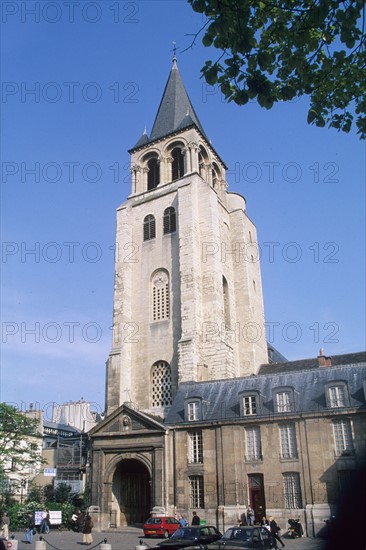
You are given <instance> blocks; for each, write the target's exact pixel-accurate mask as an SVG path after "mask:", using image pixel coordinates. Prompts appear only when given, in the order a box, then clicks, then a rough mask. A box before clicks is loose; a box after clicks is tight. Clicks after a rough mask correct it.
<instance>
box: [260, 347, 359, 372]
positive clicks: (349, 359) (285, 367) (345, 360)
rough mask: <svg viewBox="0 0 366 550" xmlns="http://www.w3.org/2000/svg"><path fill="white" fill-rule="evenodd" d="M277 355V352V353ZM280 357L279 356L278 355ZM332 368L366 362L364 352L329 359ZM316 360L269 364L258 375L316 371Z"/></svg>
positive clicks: (315, 358) (261, 368)
mask: <svg viewBox="0 0 366 550" xmlns="http://www.w3.org/2000/svg"><path fill="white" fill-rule="evenodd" d="M277 353H278V352H277ZM280 355H281V354H280ZM330 359H331V361H332V366H336V365H352V364H354V363H360V362H366V352H359V353H347V354H344V355H334V356H333V357H331V358H330ZM317 368H319V367H318V358H317V357H312V358H310V359H299V360H298V361H287V360H285V361H278V362H274V363H270V364H265V365H261V366H260V368H259V374H274V373H277V372H282V371H284V372H290V371H292V372H293V371H302V370H310V369H317Z"/></svg>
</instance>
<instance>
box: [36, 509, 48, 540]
mask: <svg viewBox="0 0 366 550" xmlns="http://www.w3.org/2000/svg"><path fill="white" fill-rule="evenodd" d="M42 515H43V518H42V521H41V525H40V526H39V534H42V533H44V534H45V535H48V533H49V532H50V527H51V521H50V513H49V511H48V510H47V508H45V509H44V510H43V514H42Z"/></svg>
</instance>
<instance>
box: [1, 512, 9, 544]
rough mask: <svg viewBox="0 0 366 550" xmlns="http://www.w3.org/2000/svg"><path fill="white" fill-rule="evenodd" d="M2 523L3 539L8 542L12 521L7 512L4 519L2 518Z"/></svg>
mask: <svg viewBox="0 0 366 550" xmlns="http://www.w3.org/2000/svg"><path fill="white" fill-rule="evenodd" d="M1 523H2V530H3V539H5V540H8V538H9V525H10V520H9V516H8V513H7V512H4V514H3V517H2V518H1Z"/></svg>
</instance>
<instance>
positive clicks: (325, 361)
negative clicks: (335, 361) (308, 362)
mask: <svg viewBox="0 0 366 550" xmlns="http://www.w3.org/2000/svg"><path fill="white" fill-rule="evenodd" d="M318 366H319V367H331V366H332V358H331V357H327V356H326V355H324V350H323V348H320V351H319V355H318Z"/></svg>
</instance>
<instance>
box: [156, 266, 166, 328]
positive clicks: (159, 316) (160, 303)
mask: <svg viewBox="0 0 366 550" xmlns="http://www.w3.org/2000/svg"><path fill="white" fill-rule="evenodd" d="M169 315H170V303H169V275H168V273H167V272H166V271H164V270H162V269H161V270H159V271H156V272H155V273H154V275H153V278H152V319H153V321H163V320H164V319H169Z"/></svg>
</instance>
